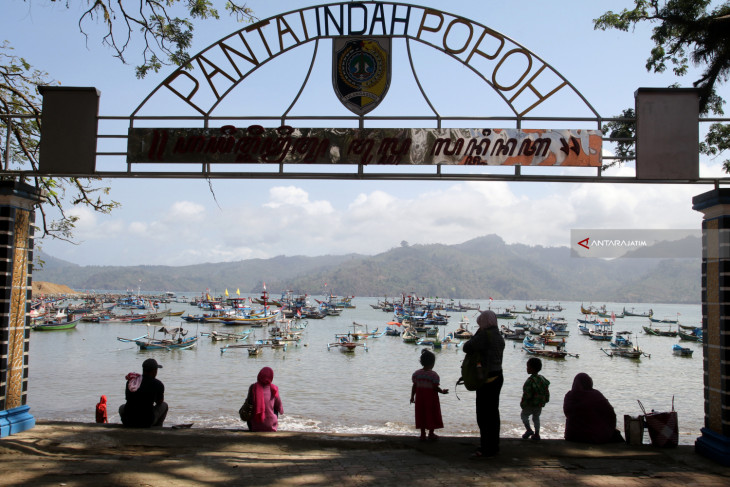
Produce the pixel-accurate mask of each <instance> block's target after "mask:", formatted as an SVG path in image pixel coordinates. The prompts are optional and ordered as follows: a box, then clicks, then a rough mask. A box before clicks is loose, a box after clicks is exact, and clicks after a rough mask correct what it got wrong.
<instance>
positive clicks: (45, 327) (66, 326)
mask: <svg viewBox="0 0 730 487" xmlns="http://www.w3.org/2000/svg"><path fill="white" fill-rule="evenodd" d="M79 321H81V317H78V318H76V319H75V320H72V321H60V322H59V321H45V322H42V323H38V324H36V325H33V326H32V327H31V330H33V331H56V330H72V329H74V328H76V325H77V324H78V323H79Z"/></svg>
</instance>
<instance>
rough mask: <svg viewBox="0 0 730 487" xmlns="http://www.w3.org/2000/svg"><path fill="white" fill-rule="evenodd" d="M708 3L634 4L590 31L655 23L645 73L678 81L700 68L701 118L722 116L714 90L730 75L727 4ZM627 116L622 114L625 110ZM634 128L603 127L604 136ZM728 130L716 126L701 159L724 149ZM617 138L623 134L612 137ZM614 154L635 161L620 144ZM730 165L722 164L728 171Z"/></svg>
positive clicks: (649, 0)
mask: <svg viewBox="0 0 730 487" xmlns="http://www.w3.org/2000/svg"><path fill="white" fill-rule="evenodd" d="M712 3H713V2H712V1H711V0H667V1H663V2H660V1H659V0H634V8H633V9H623V10H622V11H621V12H619V13H614V12H612V11H609V12H606V13H605V14H603V15H602V16H600V17H599V18H597V19H595V20H594V28H596V29H601V30H606V29H618V30H622V31H625V32H626V31H628V30H629V28H632V27H635V26H636V25H637V24H639V23H643V22H649V23H652V24H654V28H653V29H652V36H651V39H652V40H653V41H654V47H653V48H652V50H651V52H650V55H649V58H648V59H647V61H646V69H647V71H653V72H655V73H661V72H664V71H666V69H667V68H668V67H671V69H672V72H673V73H674V74H675V75H676V76H684V75H685V74H687V71H688V69H689V66H690V63H691V64H692V65H694V66H697V67H701V68H702V69H703V71H702V74H701V76H700V78H699V79H698V80H696V81H695V82H694V83H693V84H694V86H695V87H696V88H698V89H699V90H700V113H702V114H708V113H715V114H719V115H722V114H723V108H722V107H723V104H724V103H725V101H724V100H723V99H722V97H720V96H719V95H718V94H717V92H716V89H717V86H718V85H720V84H722V83H725V82H726V81H727V80H728V76H729V75H730V2H728V1H724V2H721V3H720V4H719V5H717V6H715V7H712V6H711V4H712ZM624 113H626V111H624ZM632 130H633V127H631V126H630V124H629V123H623V122H617V123H613V124H607V125H606V126H605V127H604V133H607V132H608V133H616V134H626V133H630V132H631V131H632ZM728 135H729V134H728V129H727V128H722V126H721V125H720V124H715V125H713V127H712V128H711V129H710V133H709V134H708V135H707V136H706V138H705V141H704V143H703V146H702V149H701V150H702V152H703V153H705V154H711V155H717V154H719V153H721V152H722V151H724V150H726V149H727V148H728V145H729V144H730V138H728ZM616 136H617V137H620V136H622V135H616ZM617 151H618V152H617V155H625V156H627V157H631V158H633V156H634V155H635V154H634V150H633V149H632V148H630V147H627V146H625V145H622V144H618V148H617ZM729 162H730V161H725V168H726V171H729V170H730V164H729Z"/></svg>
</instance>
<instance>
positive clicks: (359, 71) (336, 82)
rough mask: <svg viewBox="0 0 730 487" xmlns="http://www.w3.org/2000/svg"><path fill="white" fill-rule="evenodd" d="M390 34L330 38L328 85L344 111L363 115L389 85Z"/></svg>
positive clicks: (380, 99) (373, 105) (371, 108)
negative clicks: (330, 83)
mask: <svg viewBox="0 0 730 487" xmlns="http://www.w3.org/2000/svg"><path fill="white" fill-rule="evenodd" d="M390 52H391V39H390V37H371V38H363V37H337V38H334V39H333V40H332V86H333V87H334V90H335V93H336V94H337V97H338V98H339V99H340V102H342V104H343V105H345V107H347V109H348V110H350V111H351V112H353V113H355V114H356V115H364V114H366V113H368V112H369V111H371V110H373V109H374V108H375V107H377V106H378V105H379V104H380V102H381V101H383V98H385V95H386V94H387V93H388V88H389V87H390V77H391V56H390Z"/></svg>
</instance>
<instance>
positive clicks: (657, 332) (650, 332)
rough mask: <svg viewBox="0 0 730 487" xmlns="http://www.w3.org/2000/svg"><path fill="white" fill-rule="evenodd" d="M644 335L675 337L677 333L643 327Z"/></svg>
mask: <svg viewBox="0 0 730 487" xmlns="http://www.w3.org/2000/svg"><path fill="white" fill-rule="evenodd" d="M642 328H643V329H644V333H646V334H647V335H654V336H662V337H676V336H677V335H678V333H679V332H677V331H672V330H661V329H659V328H652V327H650V326H643V327H642Z"/></svg>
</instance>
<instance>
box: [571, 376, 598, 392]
mask: <svg viewBox="0 0 730 487" xmlns="http://www.w3.org/2000/svg"><path fill="white" fill-rule="evenodd" d="M572 390H574V391H576V392H580V391H591V390H593V379H591V376H590V375H588V374H586V373H585V372H580V373H578V374H577V375H576V376H575V379H573V389H572Z"/></svg>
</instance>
